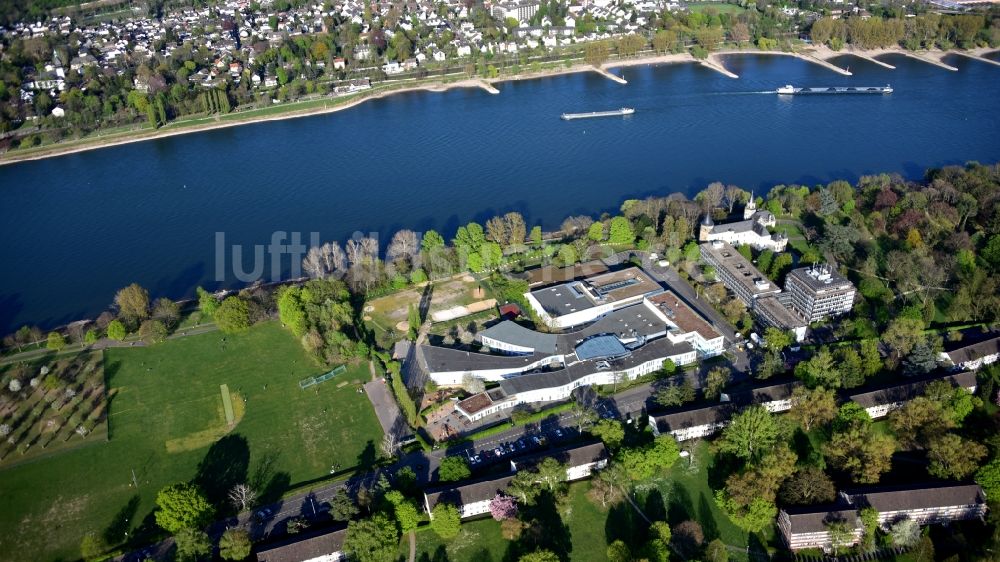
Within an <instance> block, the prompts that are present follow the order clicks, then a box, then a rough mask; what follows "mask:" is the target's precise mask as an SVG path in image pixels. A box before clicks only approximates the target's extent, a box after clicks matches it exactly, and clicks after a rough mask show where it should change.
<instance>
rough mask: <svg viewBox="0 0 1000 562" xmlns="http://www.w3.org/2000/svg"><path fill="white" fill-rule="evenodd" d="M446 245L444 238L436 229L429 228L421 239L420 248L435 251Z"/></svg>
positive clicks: (425, 250)
mask: <svg viewBox="0 0 1000 562" xmlns="http://www.w3.org/2000/svg"><path fill="white" fill-rule="evenodd" d="M443 247H444V238H443V237H442V236H441V235H440V234H438V233H437V232H436V231H434V230H428V231H427V232H425V233H424V236H423V238H421V239H420V249H421V250H423V251H424V252H433V251H435V250H438V249H441V248H443Z"/></svg>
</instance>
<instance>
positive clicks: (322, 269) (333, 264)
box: [302, 242, 347, 278]
mask: <svg viewBox="0 0 1000 562" xmlns="http://www.w3.org/2000/svg"><path fill="white" fill-rule="evenodd" d="M302 269H304V270H305V271H306V273H308V274H309V275H310V276H312V277H320V278H326V277H330V276H332V275H339V274H341V273H343V271H344V270H345V269H347V259H346V256H345V255H344V250H342V249H341V248H340V244H338V243H336V242H327V243H326V244H323V245H321V246H314V247H312V248H309V253H307V254H306V257H305V258H303V259H302Z"/></svg>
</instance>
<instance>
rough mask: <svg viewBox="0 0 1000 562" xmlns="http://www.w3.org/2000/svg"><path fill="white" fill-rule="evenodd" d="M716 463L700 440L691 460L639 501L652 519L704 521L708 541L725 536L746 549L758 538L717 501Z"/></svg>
mask: <svg viewBox="0 0 1000 562" xmlns="http://www.w3.org/2000/svg"><path fill="white" fill-rule="evenodd" d="M713 462H714V459H713V457H712V454H711V452H710V451H709V446H708V443H706V442H704V441H700V442H697V443H696V444H695V445H694V449H693V451H692V456H691V457H690V462H689V459H684V458H682V459H680V460H679V461H677V464H676V465H674V467H673V468H671V469H670V472H669V473H668V474H667V477H666V478H663V479H658V480H654V481H653V482H651V483H650V485H649V486H646V490H647V491H646V492H645V493H640V494H639V497H638V499H637V503H639V505H641V506H643V510H644V511H645V512H646V515H648V516H649V517H650V518H652V519H658V518H662V517H663V516H664V514H665V515H666V520H667V522H668V523H670V525H671V527H673V526H676V525H678V524H679V523H681V522H683V521H685V520H688V519H692V520H694V521H697V522H699V523H700V524H701V526H702V529H703V531H704V533H705V542H706V543H708V542H709V541H711V540H713V539H721V540H722V542H724V543H726V544H728V545H730V546H733V547H737V548H740V549H745V548H746V546H747V545H748V544H749V543H750V542H751V541H756V540H757V539H756V538H752V537H750V536H749V535H748V534H747V532H746V531H744V530H742V529H740V528H739V527H737V526H736V525H734V524H733V523H732V521H730V520H729V517H728V516H727V515H726V514H725V513H724V512H723V511H722V510H721V509H720V508H719V506H718V505H716V503H715V496H714V493H713V492H712V489H711V488H710V487H709V484H708V479H709V471H710V469H711V465H712V463H713ZM772 534H773V530H769V531H768V532H767V535H768V536H767V537H766V540H768V541H770V540H771V539H772V537H771V535H772ZM729 555H730V559H731V560H741V559H746V556H745V555H741V554H740V553H736V552H733V551H730V553H729Z"/></svg>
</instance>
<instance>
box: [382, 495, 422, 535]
mask: <svg viewBox="0 0 1000 562" xmlns="http://www.w3.org/2000/svg"><path fill="white" fill-rule="evenodd" d="M385 499H386V501H388V502H389V503H390V504H392V507H393V513H394V514H395V515H396V521H397V522H398V523H399V528H400V529H402V530H403V532H404V533H406V532H409V531H412V530H414V529H416V528H417V525H419V524H420V519H421V518H420V512H419V511H417V506H415V505H413V502H411V501H409V500H407V499H406V498H405V497H404V496H403V493H402V492H400V491H398V490H392V491H390V492H388V493H386V495H385Z"/></svg>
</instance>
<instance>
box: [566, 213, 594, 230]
mask: <svg viewBox="0 0 1000 562" xmlns="http://www.w3.org/2000/svg"><path fill="white" fill-rule="evenodd" d="M592 224H594V219H593V218H591V217H588V216H587V215H578V216H575V217H567V218H566V220H564V221H563V222H562V231H563V234H567V235H572V234H576V233H578V232H586V231H587V229H588V228H590V225H592Z"/></svg>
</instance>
